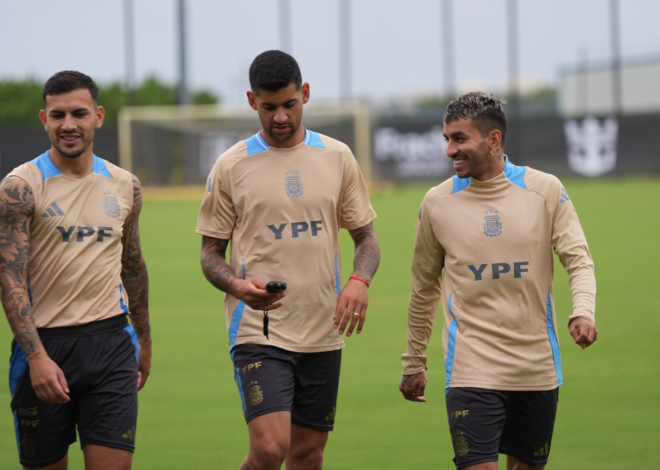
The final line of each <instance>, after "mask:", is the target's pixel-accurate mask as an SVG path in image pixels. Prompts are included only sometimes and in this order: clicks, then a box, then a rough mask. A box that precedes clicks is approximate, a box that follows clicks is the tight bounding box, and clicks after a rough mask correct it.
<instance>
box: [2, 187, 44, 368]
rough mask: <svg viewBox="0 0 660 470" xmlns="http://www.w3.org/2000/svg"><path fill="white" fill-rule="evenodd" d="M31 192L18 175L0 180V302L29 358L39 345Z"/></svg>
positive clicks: (33, 354)
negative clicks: (31, 278)
mask: <svg viewBox="0 0 660 470" xmlns="http://www.w3.org/2000/svg"><path fill="white" fill-rule="evenodd" d="M33 214H34V194H33V193H32V189H30V186H28V184H27V183H26V182H25V181H24V180H22V179H21V178H17V177H9V178H7V179H5V180H4V181H3V182H2V184H0V288H1V291H2V293H1V298H2V306H3V307H4V310H5V315H7V320H8V321H9V325H10V326H11V329H12V331H13V333H14V337H15V338H16V341H17V342H18V344H19V345H20V347H21V349H22V350H23V354H25V357H27V358H28V359H32V358H33V357H35V356H37V355H38V354H39V351H37V350H40V349H41V348H42V344H41V340H40V339H39V334H38V333H37V328H36V327H35V326H34V319H33V318H32V305H31V304H30V297H29V295H28V260H29V252H30V226H31V222H32V215H33Z"/></svg>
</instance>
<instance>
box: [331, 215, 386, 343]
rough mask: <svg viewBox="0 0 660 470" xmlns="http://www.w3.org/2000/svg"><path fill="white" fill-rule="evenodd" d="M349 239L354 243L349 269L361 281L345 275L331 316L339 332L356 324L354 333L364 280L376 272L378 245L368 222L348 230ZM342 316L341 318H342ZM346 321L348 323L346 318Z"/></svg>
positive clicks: (363, 307) (360, 317)
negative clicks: (343, 284)
mask: <svg viewBox="0 0 660 470" xmlns="http://www.w3.org/2000/svg"><path fill="white" fill-rule="evenodd" d="M349 233H350V234H351V237H352V238H353V243H355V257H354V259H353V273H352V274H351V277H358V278H360V279H362V280H364V281H365V282H362V281H360V280H356V279H349V281H348V282H347V283H346V285H345V286H344V288H343V289H342V291H341V293H340V294H339V297H338V298H337V308H336V310H335V316H334V318H333V321H334V326H335V328H339V334H340V335H341V334H343V333H344V330H345V329H346V327H347V325H348V330H347V332H346V336H351V334H352V333H353V330H354V329H355V327H356V326H357V333H358V334H360V332H362V328H363V327H364V321H365V316H366V314H367V304H368V300H369V293H368V291H367V288H368V286H367V284H370V283H371V279H372V278H373V277H374V274H376V270H377V269H378V264H379V263H380V246H379V245H378V239H377V238H376V232H375V231H374V224H373V223H372V222H369V224H367V225H365V226H364V227H360V228H358V229H355V230H349ZM342 317H343V319H342ZM349 321H350V325H349V324H348V322H349Z"/></svg>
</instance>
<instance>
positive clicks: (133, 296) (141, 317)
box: [121, 176, 151, 344]
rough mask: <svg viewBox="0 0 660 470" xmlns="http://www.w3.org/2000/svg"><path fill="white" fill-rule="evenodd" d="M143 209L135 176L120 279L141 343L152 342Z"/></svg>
mask: <svg viewBox="0 0 660 470" xmlns="http://www.w3.org/2000/svg"><path fill="white" fill-rule="evenodd" d="M141 210H142V188H141V187H140V181H138V179H137V178H136V177H135V176H133V209H132V210H131V213H130V214H129V215H128V217H127V218H126V221H125V222H124V233H123V235H122V245H123V251H122V256H121V267H122V269H121V280H122V283H123V284H124V288H125V289H126V294H127V295H128V309H129V312H130V313H129V316H130V318H131V324H132V325H133V328H134V329H135V334H136V335H137V337H138V340H139V341H140V342H141V343H142V344H151V326H150V324H149V277H148V275H147V264H146V263H145V261H144V257H143V256H142V248H141V247H140V228H139V224H138V220H139V218H140V211H141Z"/></svg>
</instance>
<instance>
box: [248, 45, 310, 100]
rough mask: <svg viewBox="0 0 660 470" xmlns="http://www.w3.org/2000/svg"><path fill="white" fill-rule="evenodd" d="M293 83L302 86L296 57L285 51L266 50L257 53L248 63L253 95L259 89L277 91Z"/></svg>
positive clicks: (298, 86)
mask: <svg viewBox="0 0 660 470" xmlns="http://www.w3.org/2000/svg"><path fill="white" fill-rule="evenodd" d="M290 83H295V85H296V90H300V87H302V75H301V74H300V67H298V62H296V59H294V58H293V57H291V56H290V55H289V54H287V53H286V52H282V51H275V50H273V51H266V52H262V53H261V54H259V55H258V56H257V57H255V58H254V60H253V61H252V65H250V88H251V89H252V93H254V94H255V95H258V94H259V90H260V89H261V90H266V91H277V90H279V89H280V88H285V87H287V86H289V84H290Z"/></svg>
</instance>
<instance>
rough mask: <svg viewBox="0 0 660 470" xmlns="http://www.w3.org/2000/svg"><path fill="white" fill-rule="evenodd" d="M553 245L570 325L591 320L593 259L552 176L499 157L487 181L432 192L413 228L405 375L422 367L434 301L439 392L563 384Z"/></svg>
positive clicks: (454, 181) (449, 184)
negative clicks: (439, 323)
mask: <svg viewBox="0 0 660 470" xmlns="http://www.w3.org/2000/svg"><path fill="white" fill-rule="evenodd" d="M553 247H554V250H555V252H556V253H557V255H558V256H559V259H560V261H561V263H562V264H563V266H564V267H565V268H566V270H567V271H568V274H569V283H570V288H571V295H572V298H573V314H572V315H571V316H570V317H569V321H570V319H572V318H575V317H585V318H588V319H589V320H591V321H592V322H593V321H594V310H595V295H596V282H595V276H594V265H593V261H592V258H591V254H590V253H589V248H588V246H587V241H586V239H585V236H584V232H583V231H582V227H581V226H580V222H579V220H578V217H577V213H576V212H575V207H574V206H573V203H572V201H571V199H570V198H569V197H568V194H567V193H566V190H565V189H564V188H563V186H562V184H561V182H560V181H559V180H558V179H557V178H556V177H554V176H552V175H549V174H546V173H542V172H540V171H537V170H533V169H531V168H528V167H519V166H515V165H513V164H512V163H511V162H509V161H508V159H507V161H506V166H505V169H504V171H503V172H502V173H501V174H500V175H499V176H497V177H495V178H493V179H491V180H488V181H477V180H474V179H470V178H465V179H461V178H458V177H453V178H451V179H448V180H447V181H445V182H443V183H442V184H440V185H439V186H436V187H435V188H433V189H431V190H430V191H429V192H428V193H427V195H426V197H425V198H424V201H423V202H422V206H421V209H420V212H419V218H418V222H417V238H416V242H415V251H414V256H413V265H412V293H411V296H410V304H409V308H408V350H407V352H406V354H404V355H403V357H402V362H403V373H404V374H405V375H412V374H415V373H419V372H421V371H423V370H425V369H426V356H425V355H424V352H425V350H426V347H427V344H428V342H429V339H430V336H431V330H432V329H433V324H434V320H435V315H436V311H437V308H438V302H439V299H440V297H441V296H442V302H443V311H444V325H443V332H442V342H443V347H444V358H445V369H446V387H447V388H450V387H475V388H486V389H492V390H551V389H554V388H556V387H558V386H559V385H561V384H562V373H561V359H560V354H559V341H558V335H557V321H556V318H555V307H554V300H553V292H552V278H553V257H552V248H553Z"/></svg>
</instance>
